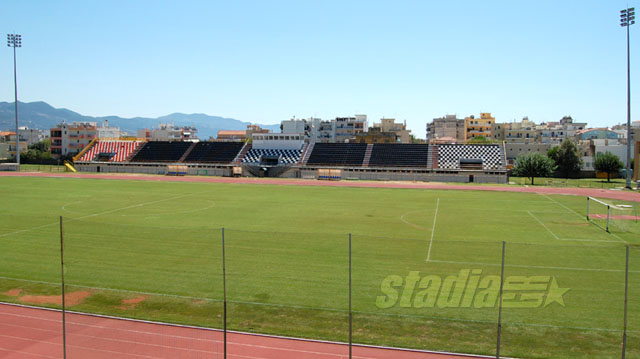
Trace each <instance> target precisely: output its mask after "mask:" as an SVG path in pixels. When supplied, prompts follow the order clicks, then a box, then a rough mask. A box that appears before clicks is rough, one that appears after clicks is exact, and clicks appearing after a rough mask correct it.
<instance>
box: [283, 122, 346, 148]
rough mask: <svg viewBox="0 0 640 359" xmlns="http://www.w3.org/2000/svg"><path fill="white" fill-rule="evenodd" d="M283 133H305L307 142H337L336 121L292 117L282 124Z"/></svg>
mask: <svg viewBox="0 0 640 359" xmlns="http://www.w3.org/2000/svg"><path fill="white" fill-rule="evenodd" d="M280 129H281V130H282V133H301V134H304V137H305V142H309V143H313V142H325V143H327V142H336V122H335V120H331V121H322V119H319V118H315V117H310V118H308V119H295V118H293V119H291V120H285V121H282V122H281V124H280Z"/></svg>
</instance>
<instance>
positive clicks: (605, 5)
mask: <svg viewBox="0 0 640 359" xmlns="http://www.w3.org/2000/svg"><path fill="white" fill-rule="evenodd" d="M634 5H635V3H634V2H633V1H631V2H629V6H634ZM626 6H627V2H626V1H618V0H597V1H594V0H591V1H568V0H562V1H558V0H539V1H517V0H511V1H462V0H459V1H445V0H442V1H437V2H436V1H426V0H424V1H384V2H382V1H380V2H378V1H370V0H369V1H344V0H343V1H324V0H323V1H305V0H297V1H224V2H222V1H200V2H194V1H174V2H163V1H111V0H110V1H64V2H56V1H6V2H4V3H3V6H2V15H0V18H1V20H2V21H0V24H2V25H0V26H1V27H2V29H3V32H4V33H8V32H13V31H15V32H17V33H20V34H22V35H23V48H21V49H19V50H18V51H19V53H18V76H19V98H20V100H21V101H46V102H48V103H50V104H51V105H53V106H55V107H66V108H69V109H72V110H75V111H78V112H80V113H82V114H87V115H94V116H99V115H119V116H126V117H131V116H150V117H155V116H160V115H165V114H168V113H171V112H186V113H193V112H201V113H207V114H210V115H219V116H226V117H233V118H236V119H239V120H243V121H251V122H257V123H279V122H280V121H281V120H284V119H289V118H291V117H292V116H294V115H295V116H297V117H308V116H316V117H321V118H323V119H329V118H332V117H335V116H344V115H353V114H356V113H358V114H360V113H364V114H367V115H368V116H369V119H370V123H371V120H376V121H377V120H378V119H379V118H381V117H383V116H386V117H395V118H397V119H399V120H406V121H407V123H408V125H409V127H410V128H411V129H412V130H413V131H414V133H415V134H416V135H418V137H424V136H425V124H426V122H428V121H430V120H431V119H432V118H434V117H439V116H442V115H444V114H449V113H454V114H458V115H459V116H461V117H464V116H466V115H470V114H476V115H477V114H479V113H480V112H491V113H493V114H494V115H495V117H496V118H497V121H498V122H508V121H512V120H514V119H518V120H519V119H520V118H522V117H523V116H529V118H530V119H531V120H533V121H535V122H543V121H554V120H558V119H560V118H561V117H562V116H563V115H572V116H573V117H574V119H576V120H579V121H587V122H589V124H590V125H592V126H610V125H613V124H616V123H620V122H625V121H626V36H625V31H624V29H623V28H621V27H620V26H619V10H620V9H623V8H625V7H626ZM631 29H632V45H631V50H632V70H634V68H635V69H636V70H635V72H632V74H633V75H632V85H633V84H634V83H635V84H636V85H635V86H636V87H635V88H637V90H636V91H635V93H636V94H640V81H639V80H640V76H638V75H635V74H639V73H640V66H638V65H640V63H639V60H640V52H635V51H636V49H637V46H635V43H637V41H638V40H640V24H637V25H635V26H633V27H632V28H631ZM2 36H5V35H4V34H3V35H2ZM3 38H4V37H3ZM12 61H13V58H12V52H11V50H10V49H9V48H7V47H4V50H3V52H2V55H0V69H2V70H1V71H0V84H2V85H1V86H0V100H2V101H13V82H12V81H13V72H12ZM632 89H633V88H632ZM637 99H638V96H636V95H634V96H633V97H632V106H633V107H634V108H635V109H636V113H640V112H638V111H640V106H639V105H640V102H638V101H637ZM636 118H639V117H637V116H634V117H633V119H636Z"/></svg>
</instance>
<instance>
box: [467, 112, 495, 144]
mask: <svg viewBox="0 0 640 359" xmlns="http://www.w3.org/2000/svg"><path fill="white" fill-rule="evenodd" d="M495 122H496V119H495V118H493V117H492V116H491V113H489V112H482V113H480V117H479V118H476V117H475V116H474V115H471V116H468V117H465V119H464V133H465V141H469V140H471V139H473V138H474V137H479V136H483V137H486V138H492V136H491V128H492V126H493V125H494V124H495Z"/></svg>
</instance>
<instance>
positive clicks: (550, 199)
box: [540, 194, 585, 219]
mask: <svg viewBox="0 0 640 359" xmlns="http://www.w3.org/2000/svg"><path fill="white" fill-rule="evenodd" d="M540 195H541V196H543V197H545V198H546V199H548V200H549V201H551V202H553V203H555V204H557V205H559V206H560V207H562V208H564V209H566V210H567V211H569V212H571V213H573V214H575V215H576V216H578V217H580V218H581V219H585V216H583V215H581V214H580V213H578V212H576V211H574V210H573V209H571V208H569V207H567V206H565V205H564V204H562V203H560V202H558V201H556V200H555V199H553V198H551V197H549V196H547V195H546V194H540Z"/></svg>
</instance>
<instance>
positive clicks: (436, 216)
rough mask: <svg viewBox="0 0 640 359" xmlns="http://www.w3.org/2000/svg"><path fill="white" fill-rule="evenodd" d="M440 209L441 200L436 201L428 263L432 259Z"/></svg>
mask: <svg viewBox="0 0 640 359" xmlns="http://www.w3.org/2000/svg"><path fill="white" fill-rule="evenodd" d="M438 207H440V198H438V199H437V200H436V213H435V214H434V215H433V227H432V228H431V240H430V241H429V251H428V252H427V262H428V261H429V260H430V259H431V247H432V246H433V235H434V233H436V220H437V219H438Z"/></svg>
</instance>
